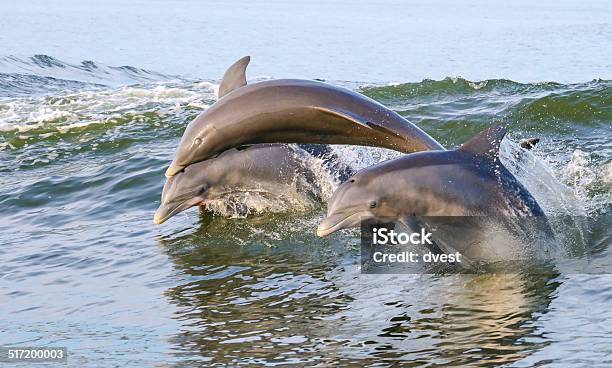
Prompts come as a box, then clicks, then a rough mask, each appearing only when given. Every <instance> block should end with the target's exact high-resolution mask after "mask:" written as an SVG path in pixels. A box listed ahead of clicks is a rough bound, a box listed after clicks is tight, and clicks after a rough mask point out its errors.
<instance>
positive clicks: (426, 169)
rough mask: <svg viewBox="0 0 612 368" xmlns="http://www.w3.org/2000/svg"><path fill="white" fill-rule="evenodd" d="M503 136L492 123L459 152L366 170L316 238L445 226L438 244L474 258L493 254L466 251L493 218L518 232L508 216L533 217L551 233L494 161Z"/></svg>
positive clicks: (333, 206) (334, 205)
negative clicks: (377, 228) (380, 226)
mask: <svg viewBox="0 0 612 368" xmlns="http://www.w3.org/2000/svg"><path fill="white" fill-rule="evenodd" d="M505 134H506V129H505V128H503V127H501V126H495V127H491V128H489V129H487V130H485V131H484V132H481V133H480V134H478V135H477V136H476V137H474V138H472V139H471V140H469V141H468V142H466V143H465V144H463V145H462V146H461V147H459V148H458V149H456V150H449V151H428V152H418V153H413V154H409V155H405V156H403V157H400V158H398V159H395V160H390V161H386V162H383V163H381V164H378V165H375V166H371V167H368V168H366V169H363V170H362V171H360V172H358V173H357V174H355V175H354V176H353V177H351V178H350V179H349V180H348V181H346V182H344V183H343V184H341V185H340V186H339V187H338V188H337V190H336V191H335V192H334V194H333V195H332V197H331V199H330V200H329V205H328V211H327V217H326V218H325V219H324V220H323V221H322V222H321V223H320V225H319V227H318V228H317V235H319V236H326V235H328V234H331V233H333V232H335V231H337V230H340V229H345V228H351V227H357V226H360V225H361V224H362V223H366V224H368V223H369V224H373V223H385V222H396V223H400V224H404V225H405V226H407V227H409V228H411V229H415V227H423V226H429V227H433V228H437V229H438V230H441V228H444V227H446V228H447V229H452V230H453V231H452V232H446V233H445V232H444V231H436V232H435V233H434V239H435V240H436V245H437V246H438V248H440V249H441V250H442V251H444V252H449V253H452V252H453V251H460V252H462V253H463V254H464V255H466V256H467V257H473V258H475V259H482V258H483V257H484V255H485V253H488V254H487V255H490V253H495V252H496V251H497V250H491V249H489V250H483V249H472V248H470V247H471V246H472V245H473V244H474V243H476V242H477V238H478V237H479V236H480V233H482V232H483V231H484V230H485V229H487V228H488V227H489V226H491V221H497V220H500V221H502V222H504V221H507V222H509V223H505V224H502V226H501V227H504V228H506V229H508V228H509V229H511V230H512V231H514V232H515V233H516V231H518V232H520V230H521V229H517V227H518V228H521V226H522V225H524V223H523V224H521V223H519V224H518V225H517V224H516V221H514V223H512V222H513V220H512V219H517V217H518V218H526V217H537V218H539V219H542V220H543V221H541V222H543V225H544V227H543V231H544V233H545V235H546V237H547V238H549V237H551V236H552V231H551V230H550V228H549V227H548V223H547V222H546V221H545V217H544V211H543V210H542V208H540V206H539V205H538V203H537V202H536V200H535V198H534V197H533V196H532V195H531V194H530V193H529V192H528V191H527V189H526V188H525V187H524V186H523V185H522V184H521V183H520V182H519V181H518V180H517V179H516V177H515V176H514V175H512V173H510V171H508V170H507V169H506V167H504V165H503V164H502V163H501V161H500V159H499V145H500V142H501V140H502V139H503V137H504V135H505ZM457 216H466V217H457ZM467 216H470V217H471V218H473V219H475V220H476V221H471V220H470V218H468V217H467ZM453 217H455V220H454V221H453ZM436 219H438V220H439V221H436ZM519 222H520V221H519ZM478 223H481V224H483V225H482V226H480V225H478ZM484 223H487V224H486V225H485V224H484ZM515 230H516V231H515ZM523 230H524V229H523ZM415 231H416V230H415ZM519 235H521V236H522V235H525V234H524V233H521V234H519Z"/></svg>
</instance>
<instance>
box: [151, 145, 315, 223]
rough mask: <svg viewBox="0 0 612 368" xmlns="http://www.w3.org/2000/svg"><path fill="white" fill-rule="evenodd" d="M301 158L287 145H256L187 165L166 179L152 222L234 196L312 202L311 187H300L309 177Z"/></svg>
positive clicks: (232, 150) (309, 173)
mask: <svg viewBox="0 0 612 368" xmlns="http://www.w3.org/2000/svg"><path fill="white" fill-rule="evenodd" d="M304 154H305V152H304ZM302 156H303V155H302V152H300V151H299V150H297V149H296V148H294V147H291V146H288V145H282V144H259V145H254V146H251V147H248V148H245V149H241V150H238V149H230V150H227V151H225V152H223V153H222V154H221V155H220V156H219V157H217V158H215V159H211V160H206V161H201V162H198V163H195V164H192V165H189V166H188V167H186V168H185V170H183V171H181V172H180V173H178V174H177V175H175V176H172V177H170V178H168V179H167V180H166V183H165V185H164V189H163V192H162V200H161V205H160V206H159V208H158V209H157V211H156V212H155V216H154V218H153V222H154V223H156V224H161V223H162V222H164V221H166V220H168V219H169V218H170V217H172V216H174V215H176V214H177V213H180V212H182V211H184V210H186V209H188V208H191V207H194V206H197V205H202V204H204V203H206V202H209V201H211V200H216V199H221V198H227V197H228V196H230V195H236V194H238V193H257V194H258V195H260V196H264V197H272V198H282V197H283V196H285V197H286V198H288V199H292V198H294V197H295V196H296V194H297V192H301V193H300V194H303V195H305V196H306V198H314V199H316V198H315V197H316V195H317V194H316V193H314V192H312V191H311V189H312V188H306V187H303V186H300V181H299V180H300V178H308V177H309V176H310V175H313V174H312V172H310V170H309V169H308V168H307V167H306V166H305V165H304V160H303V157H302Z"/></svg>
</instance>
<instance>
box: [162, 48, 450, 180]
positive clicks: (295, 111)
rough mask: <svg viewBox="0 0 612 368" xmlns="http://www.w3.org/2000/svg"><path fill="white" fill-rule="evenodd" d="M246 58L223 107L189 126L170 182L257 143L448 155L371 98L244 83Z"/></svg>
mask: <svg viewBox="0 0 612 368" xmlns="http://www.w3.org/2000/svg"><path fill="white" fill-rule="evenodd" d="M249 61H250V57H249V56H246V57H244V58H242V59H240V60H238V61H237V62H236V63H234V64H233V65H232V66H230V67H229V69H228V70H227V71H226V72H225V74H224V76H223V79H222V81H221V84H220V85H219V100H218V101H217V102H216V103H215V104H214V105H212V106H211V107H210V108H209V109H207V110H206V111H204V112H203V113H201V114H200V115H199V116H198V117H197V118H196V119H195V120H193V121H192V122H190V123H189V125H188V126H187V128H186V129H185V132H184V134H183V137H182V139H181V141H180V143H179V146H178V148H177V151H176V156H175V158H174V160H173V161H172V163H171V164H170V167H168V169H167V170H166V176H167V177H171V176H173V175H176V174H177V173H178V172H180V171H181V170H183V169H184V168H185V167H187V166H189V165H191V164H194V163H196V162H200V161H203V160H206V159H209V158H212V157H215V156H216V155H218V154H220V153H221V152H223V151H225V150H227V149H230V148H234V147H240V146H243V145H250V144H258V143H277V142H282V143H314V144H352V145H364V146H376V147H383V148H389V149H393V150H396V151H400V152H404V153H410V152H417V151H425V150H440V149H444V147H442V146H441V145H440V144H439V143H438V142H436V141H435V140H434V139H433V138H432V137H430V136H429V135H428V134H427V133H425V132H423V131H422V130H421V129H420V128H418V127H417V126H415V125H413V124H411V123H410V122H408V121H407V120H406V119H404V118H403V117H402V116H401V115H399V114H398V113H396V112H394V111H392V110H390V109H388V108H386V107H385V106H383V105H381V104H380V103H378V102H376V101H374V100H373V99H371V98H368V97H366V96H363V95H361V94H359V93H356V92H353V91H350V90H348V89H345V88H341V87H336V86H332V85H329V84H326V83H322V82H316V81H309V80H299V79H278V80H271V81H264V82H259V83H255V84H249V85H247V83H246V74H245V72H246V67H247V65H248V63H249Z"/></svg>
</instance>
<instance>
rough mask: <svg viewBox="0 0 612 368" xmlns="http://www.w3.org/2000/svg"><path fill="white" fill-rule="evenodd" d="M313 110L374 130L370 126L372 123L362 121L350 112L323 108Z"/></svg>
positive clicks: (317, 107)
mask: <svg viewBox="0 0 612 368" xmlns="http://www.w3.org/2000/svg"><path fill="white" fill-rule="evenodd" d="M313 108H314V109H315V110H317V111H320V112H322V113H324V114H329V115H333V116H336V117H339V118H341V119H344V120H348V121H351V122H353V123H355V124H357V125H360V126H362V127H364V128H367V129H372V127H371V126H370V124H372V123H370V122H368V121H361V119H360V118H359V117H357V116H354V114H351V113H350V112H346V111H339V110H333V109H329V108H326V107H321V106H313Z"/></svg>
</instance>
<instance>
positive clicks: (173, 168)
mask: <svg viewBox="0 0 612 368" xmlns="http://www.w3.org/2000/svg"><path fill="white" fill-rule="evenodd" d="M184 169H185V166H182V165H179V164H177V163H176V162H174V161H172V163H171V164H170V166H168V168H167V169H166V177H167V178H170V177H172V176H174V175H176V174H178V173H180V172H181V171H183V170H184Z"/></svg>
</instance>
